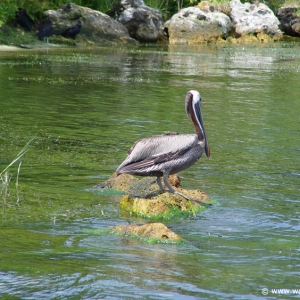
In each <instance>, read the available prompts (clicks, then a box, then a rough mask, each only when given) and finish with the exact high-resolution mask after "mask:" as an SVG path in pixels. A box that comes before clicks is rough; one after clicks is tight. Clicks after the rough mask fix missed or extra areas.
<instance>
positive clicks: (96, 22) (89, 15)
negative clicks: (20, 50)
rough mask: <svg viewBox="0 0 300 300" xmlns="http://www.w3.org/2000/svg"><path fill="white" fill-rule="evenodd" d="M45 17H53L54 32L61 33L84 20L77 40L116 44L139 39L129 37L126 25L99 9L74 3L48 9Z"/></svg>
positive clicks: (134, 42)
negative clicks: (55, 8)
mask: <svg viewBox="0 0 300 300" xmlns="http://www.w3.org/2000/svg"><path fill="white" fill-rule="evenodd" d="M44 16H45V17H51V20H52V23H53V27H54V34H57V35H60V34H61V33H62V32H63V31H65V30H66V29H67V28H69V27H71V26H73V25H74V24H76V23H77V21H78V20H79V19H80V20H82V21H83V26H82V28H81V31H80V34H79V35H78V36H77V40H79V41H80V40H81V41H83V42H85V43H90V44H93V43H96V44H115V43H131V44H136V43H137V41H135V40H134V39H132V38H130V37H129V34H128V30H127V29H126V27H125V26H124V25H122V24H121V23H119V22H117V21H116V20H114V19H113V18H111V17H109V16H108V15H106V14H103V13H101V12H99V11H95V10H92V9H90V8H87V7H83V6H79V5H75V4H72V3H69V4H66V5H62V6H61V7H60V8H59V9H58V10H47V11H45V12H44Z"/></svg>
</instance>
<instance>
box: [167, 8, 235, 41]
mask: <svg viewBox="0 0 300 300" xmlns="http://www.w3.org/2000/svg"><path fill="white" fill-rule="evenodd" d="M165 27H167V31H168V34H169V41H170V44H195V43H205V42H217V41H221V40H223V41H224V39H226V38H227V36H228V35H229V34H230V32H231V29H232V24H231V21H230V18H229V17H228V16H227V15H225V14H223V13H221V12H218V11H209V10H208V11H203V10H201V9H200V8H198V7H188V8H184V9H182V10H180V11H179V12H178V13H177V14H175V15H173V17H172V18H171V19H170V20H169V21H167V23H166V24H165Z"/></svg>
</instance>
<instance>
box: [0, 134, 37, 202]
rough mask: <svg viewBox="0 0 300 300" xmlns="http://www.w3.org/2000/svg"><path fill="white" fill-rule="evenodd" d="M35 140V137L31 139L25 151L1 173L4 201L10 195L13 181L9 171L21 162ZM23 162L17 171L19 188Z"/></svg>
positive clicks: (0, 179) (24, 148)
mask: <svg viewBox="0 0 300 300" xmlns="http://www.w3.org/2000/svg"><path fill="white" fill-rule="evenodd" d="M34 139H35V137H33V138H31V139H30V140H29V141H28V142H27V144H26V145H25V146H24V147H23V149H22V150H21V151H20V152H19V153H18V154H17V156H16V158H15V159H14V160H13V161H12V162H11V163H10V164H9V165H8V166H7V167H6V168H4V170H3V171H2V172H1V173H0V181H1V182H2V183H1V184H0V185H1V186H2V190H1V193H2V192H3V195H4V200H5V199H6V197H7V195H8V187H9V183H10V180H11V177H10V176H9V172H8V169H9V168H10V167H11V166H12V165H14V164H15V163H16V162H17V161H19V160H20V158H21V157H22V156H23V155H24V154H25V153H26V152H27V151H28V148H29V145H30V143H31V142H32V141H33V140H34ZM21 165H22V162H21V161H20V162H19V166H18V170H17V178H16V187H17V188H18V185H19V175H20V170H21Z"/></svg>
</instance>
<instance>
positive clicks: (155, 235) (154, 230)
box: [110, 223, 182, 243]
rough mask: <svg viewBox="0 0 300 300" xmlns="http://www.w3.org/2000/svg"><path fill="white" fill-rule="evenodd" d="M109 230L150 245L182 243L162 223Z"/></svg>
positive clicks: (118, 226) (116, 227) (132, 225)
mask: <svg viewBox="0 0 300 300" xmlns="http://www.w3.org/2000/svg"><path fill="white" fill-rule="evenodd" d="M110 230H111V231H112V232H114V233H117V234H121V235H127V236H133V237H138V238H140V239H142V240H143V241H148V242H152V243H159V242H163V243H166V242H167V243H169V242H176V243H177V242H180V241H182V239H181V237H180V236H179V235H177V234H176V233H175V232H173V231H172V230H170V229H169V228H168V227H167V226H166V225H164V224H163V223H148V224H144V225H136V224H131V225H117V226H114V227H113V228H111V229H110Z"/></svg>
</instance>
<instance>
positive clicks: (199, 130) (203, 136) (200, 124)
mask: <svg viewBox="0 0 300 300" xmlns="http://www.w3.org/2000/svg"><path fill="white" fill-rule="evenodd" d="M200 103H201V102H200V101H199V102H197V103H196V105H195V109H194V111H195V117H196V119H197V125H198V126H197V127H198V128H197V129H196V132H197V134H198V136H199V140H203V139H204V150H205V154H206V156H207V158H209V157H210V149H209V146H208V140H207V137H206V133H205V128H204V123H203V117H202V112H201V106H200V105H201V104H200Z"/></svg>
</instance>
